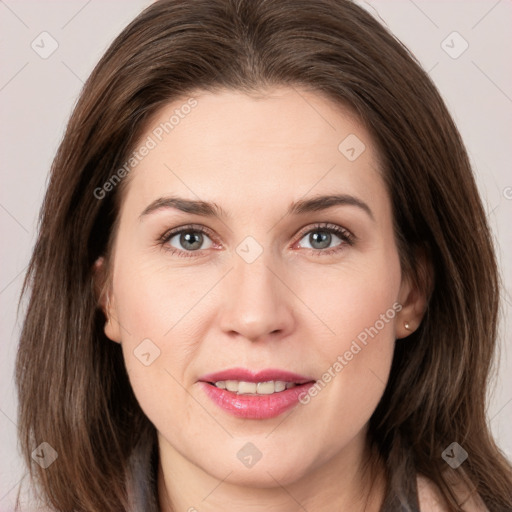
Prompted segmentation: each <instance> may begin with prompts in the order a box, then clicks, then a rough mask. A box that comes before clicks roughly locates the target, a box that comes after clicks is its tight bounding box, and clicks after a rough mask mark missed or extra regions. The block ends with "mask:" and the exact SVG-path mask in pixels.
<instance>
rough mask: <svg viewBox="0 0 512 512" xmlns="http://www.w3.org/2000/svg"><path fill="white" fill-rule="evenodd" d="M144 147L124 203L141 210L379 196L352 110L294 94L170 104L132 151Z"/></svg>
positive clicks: (214, 96)
mask: <svg viewBox="0 0 512 512" xmlns="http://www.w3.org/2000/svg"><path fill="white" fill-rule="evenodd" d="M143 146H147V147H148V148H149V150H147V151H144V153H145V154H144V156H143V157H141V158H140V162H138V163H137V165H136V167H134V169H133V170H132V171H131V172H130V175H129V183H127V184H126V185H127V197H126V198H125V201H123V203H126V202H129V203H131V204H133V205H135V204H137V207H138V208H141V207H143V205H145V204H147V203H149V202H150V201H153V200H154V199H155V198H156V197H158V196H162V195H164V194H171V193H172V194H178V195H181V196H184V197H189V198H190V199H198V198H200V199H204V200H208V201H215V202H216V203H218V204H220V205H227V207H226V210H228V211H229V205H230V203H231V206H233V207H235V203H236V204H237V206H238V207H240V208H243V209H245V210H248V209H250V208H252V207H256V208H258V209H261V208H262V207H265V206H268V207H270V205H276V204H279V203H283V202H284V203H286V204H288V203H289V202H290V200H296V199H297V198H298V197H301V196H304V195H306V194H308V193H309V192H311V193H314V194H316V193H327V192H331V191H334V192H342V193H350V194H355V195H360V196H364V197H365V198H366V200H367V201H370V202H375V201H378V200H379V197H378V196H381V195H382V194H383V193H385V185H384V182H383V180H382V176H381V171H380V168H379V163H378V154H377V151H376V148H375V147H374V142H373V140H372V139H371V137H370V134H369V133H368V132H367V130H366V129H365V128H364V126H363V125H362V124H361V123H360V122H359V120H358V119H357V117H356V116H355V115H354V114H353V113H352V111H351V110H350V109H349V108H347V107H344V106H342V105H339V104H335V103H334V102H332V101H330V100H329V99H327V98H325V97H323V96H322V95H320V94H319V93H314V92H311V91H305V90H299V89H297V88H291V87H290V88H287V87H282V88H274V89H271V90H269V91H266V92H265V93H261V94H258V95H247V94H244V93H242V92H237V91H227V90H226V91H220V92H216V93H211V92H198V93H196V94H194V95H193V96H191V97H185V98H181V99H179V100H175V101H173V102H172V103H169V104H168V105H166V106H165V107H163V108H161V109H160V110H159V111H158V112H157V113H156V114H155V115H154V116H153V118H152V119H151V121H150V122H149V123H148V125H147V127H146V130H145V132H144V133H143V135H142V136H141V137H140V139H139V143H138V144H137V146H136V148H135V150H136V151H137V150H139V153H142V151H140V148H142V147H143ZM251 197H254V198H255V203H254V204H252V203H250V202H248V201H247V200H248V199H249V198H251ZM241 199H243V201H240V200H241ZM262 199H265V202H264V203H262V202H261V201H262Z"/></svg>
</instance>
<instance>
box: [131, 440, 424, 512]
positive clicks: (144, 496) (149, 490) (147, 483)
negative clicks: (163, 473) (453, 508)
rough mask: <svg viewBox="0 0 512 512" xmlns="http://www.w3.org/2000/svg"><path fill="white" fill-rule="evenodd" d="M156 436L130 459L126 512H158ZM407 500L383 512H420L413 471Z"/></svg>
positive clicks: (393, 499) (389, 502) (393, 501)
mask: <svg viewBox="0 0 512 512" xmlns="http://www.w3.org/2000/svg"><path fill="white" fill-rule="evenodd" d="M156 446H157V445H156V436H155V435H154V434H153V435H148V436H146V437H145V438H144V439H141V441H140V442H139V444H138V445H137V447H136V448H135V449H134V451H133V453H132V455H131V456H130V471H129V478H128V484H127V485H128V489H129V493H130V508H129V509H128V511H127V512H159V511H160V507H159V505H158V498H157V497H158V487H157V474H158V473H157V471H158V450H157V447H156ZM408 474H409V475H411V479H410V481H409V482H407V485H406V489H405V496H404V499H405V501H406V502H407V503H408V505H402V504H401V503H400V500H399V499H398V497H397V496H396V495H395V494H394V493H390V494H388V495H387V496H386V498H385V500H384V503H383V505H382V507H381V509H380V512H420V507H419V502H418V489H417V483H416V472H415V471H414V469H413V468H411V471H410V472H409V473H408Z"/></svg>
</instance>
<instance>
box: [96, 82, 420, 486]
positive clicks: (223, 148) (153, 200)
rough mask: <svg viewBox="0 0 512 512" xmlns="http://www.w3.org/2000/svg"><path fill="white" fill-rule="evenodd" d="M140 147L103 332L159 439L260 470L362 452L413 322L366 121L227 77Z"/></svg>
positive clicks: (201, 463)
mask: <svg viewBox="0 0 512 512" xmlns="http://www.w3.org/2000/svg"><path fill="white" fill-rule="evenodd" d="M186 105H188V107H187V106H186ZM172 116H174V117H172ZM166 123H167V124H166ZM143 146H146V148H147V150H143V149H141V148H142V147H143ZM136 149H138V155H139V157H138V158H139V159H140V162H139V161H138V160H137V161H138V163H137V165H136V167H135V168H134V169H133V170H132V171H131V174H130V176H129V178H126V179H129V183H127V185H128V186H127V189H126V190H125V195H124V199H123V202H122V207H121V210H120V223H119V228H118V232H117V236H116V240H115V246H114V256H113V259H112V261H111V265H113V267H112V287H111V290H110V297H109V298H110V300H109V306H108V311H107V312H108V317H109V319H110V321H109V323H108V324H107V325H106V333H107V335H108V336H109V337H110V338H111V339H113V340H115V341H118V342H120V343H121V344H122V348H123V354H124V358H125V363H126V368H127V370H128V373H129V377H130V381H131V384H132V386H133V389H134V392H135V394H136V397H137V399H138V401H139V402H140V405H141V407H142V409H143V410H144V412H145V414H146V415H147V416H148V418H149V419H150V420H151V422H152V423H153V424H154V425H155V427H156V429H157V431H158V434H159V443H160V450H161V453H162V455H163V456H164V457H165V458H167V460H169V461H172V462H173V463H176V464H182V465H183V464H184V465H188V466H189V467H191V468H200V469H201V470H204V471H205V472H206V473H207V474H209V475H212V476H214V477H216V478H218V479H225V478H226V475H229V477H228V480H229V481H231V482H244V483H251V484H252V485H267V484H269V483H270V484H271V485H275V481H278V482H280V483H281V484H282V485H286V483H287V482H292V481H295V480H297V479H299V478H301V477H304V476H307V475H308V474H310V473H312V472H314V471H316V470H320V469H321V468H322V467H323V466H325V465H326V464H327V463H330V462H332V461H333V460H338V461H345V463H348V462H350V463H353V462H354V461H356V460H358V458H359V456H360V454H361V453H362V452H361V450H362V447H363V445H364V434H365V429H366V425H367V423H368V420H369V418H370V416H371V415H372V413H373V411H374V409H375V408H376V406H377V404H378V402H379V400H380V398H381V396H382V394H383V391H384V388H385V385H386V382H387V380H388V375H389V370H390V365H391V361H392V356H393V349H394V344H395V339H396V338H397V337H398V338H399V337H403V336H406V335H407V333H406V331H405V330H404V327H403V324H404V322H406V321H409V323H413V322H411V319H412V317H411V316H407V315H408V314H409V313H411V314H412V309H411V307H412V306H411V305H410V304H409V298H410V295H411V293H412V292H411V290H410V288H409V285H408V283H407V281H406V280H404V279H402V275H401V270H400V264H399V255H398V252H397V247H396V244H395V240H394V236H393V221H392V211H391V204H390V198H389V195H388V193H387V190H386V187H385V184H384V181H383V178H382V176H381V171H380V169H379V164H378V155H377V153H376V148H375V146H374V143H373V141H372V139H371V138H370V136H369V134H368V132H367V131H366V130H365V129H364V128H363V126H362V125H361V124H360V123H359V122H358V121H357V120H356V118H355V117H353V116H351V115H350V114H349V112H348V110H347V111H345V110H344V109H342V108H340V107H337V106H336V105H335V104H333V103H331V102H330V101H329V100H327V99H325V98H323V97H322V96H320V95H318V94H315V93H312V92H306V91H304V90H301V91H299V90H296V89H293V88H276V89H272V90H271V91H270V93H268V94H266V95H262V96H261V97H258V98H256V97H249V96H246V95H244V94H242V93H238V92H232V91H225V92H222V93H220V92H219V93H216V94H213V93H199V94H197V95H195V96H194V100H189V101H188V102H187V98H185V99H184V100H183V101H175V102H173V103H172V104H170V105H169V106H167V107H165V108H163V109H162V110H161V111H160V112H159V113H158V115H157V116H156V117H155V118H154V120H153V122H152V123H151V126H150V127H149V129H148V131H147V132H146V133H145V134H144V135H143V136H142V137H141V139H140V143H139V145H138V146H137V148H136ZM321 198H324V199H321ZM292 374H293V375H292ZM215 383H216V385H215ZM315 383H316V384H315ZM299 384H300V385H299ZM294 385H295V386H294ZM225 387H227V389H223V388H225ZM283 388H284V390H283Z"/></svg>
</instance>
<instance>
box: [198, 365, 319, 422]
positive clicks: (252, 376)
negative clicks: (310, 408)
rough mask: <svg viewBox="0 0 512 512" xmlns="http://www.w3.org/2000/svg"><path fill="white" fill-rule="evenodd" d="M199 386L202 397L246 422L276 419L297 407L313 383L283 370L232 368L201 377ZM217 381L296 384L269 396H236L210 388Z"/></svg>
mask: <svg viewBox="0 0 512 512" xmlns="http://www.w3.org/2000/svg"><path fill="white" fill-rule="evenodd" d="M199 380H200V384H201V387H202V389H203V390H204V392H205V394H206V395H207V396H208V397H209V398H210V399H211V400H212V401H213V402H214V403H215V404H217V405H218V406H219V407H220V408H221V409H224V410H225V411H226V412H228V413H230V414H232V415H234V416H237V417H239V418H246V419H268V418H275V417H276V416H279V415H280V414H282V413H283V412H285V411H286V410H288V409H290V408H292V407H294V406H296V405H297V404H298V403H299V398H300V396H301V395H302V394H304V393H306V392H307V391H308V389H309V388H310V387H311V386H313V385H314V381H315V379H312V378H310V377H305V376H304V375H298V374H296V373H291V372H287V371H283V370H274V369H269V370H263V371H260V372H251V371H250V370H246V369H244V368H233V369H230V370H224V371H221V372H217V373H211V374H208V375H205V376H203V377H201V378H200V379H199ZM220 380H242V381H246V382H266V381H270V380H274V381H276V380H281V381H284V382H294V383H296V384H299V385H297V386H295V387H293V388H290V389H286V390H285V391H281V392H280V393H274V394H272V395H259V396H255V395H238V394H237V393H233V392H231V391H228V390H226V389H220V388H217V387H216V386H214V385H212V384H211V383H212V382H218V381H220Z"/></svg>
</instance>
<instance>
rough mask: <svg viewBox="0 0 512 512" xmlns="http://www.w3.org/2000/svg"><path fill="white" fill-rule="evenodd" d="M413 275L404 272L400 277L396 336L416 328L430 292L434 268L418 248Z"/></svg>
mask: <svg viewBox="0 0 512 512" xmlns="http://www.w3.org/2000/svg"><path fill="white" fill-rule="evenodd" d="M415 264H416V268H415V272H414V274H415V277H413V276H412V274H413V272H412V271H409V272H406V273H405V274H404V275H403V277H402V283H401V286H400V292H399V295H398V302H399V303H400V304H401V305H402V309H401V310H400V312H399V313H398V315H397V317H396V327H395V330H396V338H397V339H400V338H406V337H407V336H409V335H411V334H412V333H413V332H414V331H416V330H417V329H418V327H419V326H420V324H421V321H422V320H423V317H424V315H425V311H426V310H427V306H428V301H429V299H430V295H431V293H432V284H433V282H434V270H433V268H432V264H431V262H430V259H429V258H428V256H427V253H426V252H425V251H423V250H420V249H418V250H417V251H416V257H415Z"/></svg>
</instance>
